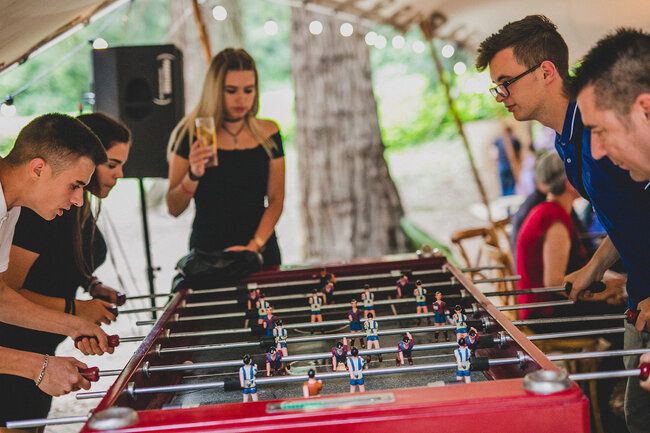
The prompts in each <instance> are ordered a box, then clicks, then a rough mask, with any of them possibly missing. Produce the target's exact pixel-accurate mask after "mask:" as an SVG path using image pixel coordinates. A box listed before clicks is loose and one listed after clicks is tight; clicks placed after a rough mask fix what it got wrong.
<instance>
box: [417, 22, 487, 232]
mask: <svg viewBox="0 0 650 433" xmlns="http://www.w3.org/2000/svg"><path fill="white" fill-rule="evenodd" d="M422 31H423V33H424V34H425V36H426V37H427V41H428V42H429V47H430V49H431V58H432V59H433V63H434V64H435V66H436V71H438V76H439V77H440V84H442V87H443V89H444V90H445V96H446V97H447V104H449V111H450V112H451V116H452V117H453V119H454V122H455V123H456V128H457V129H458V134H459V135H460V138H461V142H462V143H463V147H465V152H466V153H467V159H468V160H469V165H470V168H471V169H472V175H473V176H474V181H475V182H476V186H477V188H478V192H479V194H480V195H481V201H483V204H484V205H485V209H486V210H487V217H488V222H489V223H490V225H491V226H493V225H494V219H493V218H492V211H491V209H490V202H489V200H488V197H487V193H486V192H485V187H484V186H483V182H482V181H481V176H480V175H479V172H478V169H477V168H476V162H475V161H474V154H473V152H472V149H471V147H470V146H469V141H468V140H467V136H466V135H465V131H464V129H463V121H462V120H461V118H460V115H459V114H458V111H457V110H456V105H455V104H454V99H453V98H452V97H451V91H450V85H449V81H447V77H445V74H444V69H443V67H442V62H441V61H440V57H438V52H437V51H436V47H435V44H434V43H433V41H434V38H433V36H431V35H430V32H428V31H427V29H426V28H425V23H422Z"/></svg>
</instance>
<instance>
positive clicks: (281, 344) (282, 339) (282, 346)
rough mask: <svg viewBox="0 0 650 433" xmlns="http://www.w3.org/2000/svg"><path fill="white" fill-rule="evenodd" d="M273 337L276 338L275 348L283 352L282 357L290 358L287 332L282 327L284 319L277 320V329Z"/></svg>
mask: <svg viewBox="0 0 650 433" xmlns="http://www.w3.org/2000/svg"><path fill="white" fill-rule="evenodd" d="M273 337H274V338H275V345H276V346H275V348H276V349H278V350H279V351H281V352H282V356H288V355H289V352H288V351H287V330H286V329H284V326H282V319H278V320H276V322H275V328H273ZM287 367H288V366H287Z"/></svg>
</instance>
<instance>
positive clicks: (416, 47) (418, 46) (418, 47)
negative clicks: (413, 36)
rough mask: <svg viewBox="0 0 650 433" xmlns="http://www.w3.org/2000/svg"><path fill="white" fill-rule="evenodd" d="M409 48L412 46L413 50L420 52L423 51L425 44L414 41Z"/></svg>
mask: <svg viewBox="0 0 650 433" xmlns="http://www.w3.org/2000/svg"><path fill="white" fill-rule="evenodd" d="M411 48H413V51H415V52H416V53H418V54H420V53H423V52H424V50H425V49H426V45H424V42H422V41H414V42H413V45H411Z"/></svg>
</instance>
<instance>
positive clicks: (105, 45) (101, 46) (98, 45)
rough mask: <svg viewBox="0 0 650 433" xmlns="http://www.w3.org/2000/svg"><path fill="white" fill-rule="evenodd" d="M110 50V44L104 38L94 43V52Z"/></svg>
mask: <svg viewBox="0 0 650 433" xmlns="http://www.w3.org/2000/svg"><path fill="white" fill-rule="evenodd" d="M106 48H108V42H106V39H104V38H97V39H95V40H94V41H93V49H94V50H105V49H106Z"/></svg>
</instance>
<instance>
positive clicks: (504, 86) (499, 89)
mask: <svg viewBox="0 0 650 433" xmlns="http://www.w3.org/2000/svg"><path fill="white" fill-rule="evenodd" d="M541 65H542V64H541V63H538V64H536V65H535V66H533V67H532V68H530V69H528V70H527V71H525V72H522V73H521V74H519V75H517V76H516V77H514V78H511V79H509V80H506V81H504V82H503V83H501V84H497V85H496V86H494V87H492V88H491V89H490V94H491V95H492V96H494V97H495V98H496V97H497V96H501V97H502V98H504V99H505V98H507V97H508V96H510V90H508V87H510V86H511V85H512V84H514V83H515V82H516V81H517V80H519V79H520V78H523V77H525V76H526V75H528V74H530V73H531V72H533V71H534V70H535V69H537V68H539V67H540V66H541Z"/></svg>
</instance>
